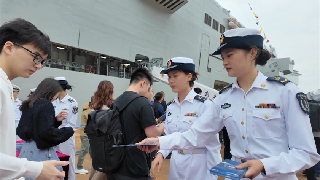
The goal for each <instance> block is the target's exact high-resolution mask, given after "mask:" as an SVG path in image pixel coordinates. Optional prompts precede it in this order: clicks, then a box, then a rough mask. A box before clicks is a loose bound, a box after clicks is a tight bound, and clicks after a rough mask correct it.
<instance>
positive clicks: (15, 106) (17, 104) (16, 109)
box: [13, 97, 22, 123]
mask: <svg viewBox="0 0 320 180" xmlns="http://www.w3.org/2000/svg"><path fill="white" fill-rule="evenodd" d="M21 104H22V101H21V100H20V99H19V98H18V97H17V98H16V100H14V101H13V110H14V119H15V121H16V123H17V122H18V123H19V121H20V118H21V115H22V112H21V111H20V106H21Z"/></svg>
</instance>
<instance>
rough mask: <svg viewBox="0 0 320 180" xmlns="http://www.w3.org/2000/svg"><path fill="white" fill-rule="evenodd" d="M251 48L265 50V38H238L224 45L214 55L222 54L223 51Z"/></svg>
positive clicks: (259, 36) (255, 36)
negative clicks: (255, 47)
mask: <svg viewBox="0 0 320 180" xmlns="http://www.w3.org/2000/svg"><path fill="white" fill-rule="evenodd" d="M250 46H257V47H258V48H263V37H262V36H261V35H250V36H243V37H239V38H236V39H234V40H233V41H230V42H228V43H225V44H222V45H221V46H220V47H218V49H217V50H216V51H215V52H214V53H212V55H219V54H221V50H222V49H228V48H241V47H250Z"/></svg>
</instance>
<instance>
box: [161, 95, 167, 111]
mask: <svg viewBox="0 0 320 180" xmlns="http://www.w3.org/2000/svg"><path fill="white" fill-rule="evenodd" d="M161 93H162V94H163V97H162V101H161V105H162V107H163V110H164V112H166V111H167V102H166V101H165V100H164V97H165V94H164V92H163V91H161Z"/></svg>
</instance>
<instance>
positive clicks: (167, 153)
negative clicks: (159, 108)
mask: <svg viewBox="0 0 320 180" xmlns="http://www.w3.org/2000/svg"><path fill="white" fill-rule="evenodd" d="M168 108H169V107H167V109H168ZM168 112H169V111H168V110H167V112H166V117H168ZM167 127H168V126H167V121H165V122H164V133H165V134H166V136H167V135H169V134H170V132H169V131H168V128H167ZM170 151H171V150H161V149H160V150H159V151H158V153H161V154H162V156H163V158H166V157H167V156H168V155H169V154H170Z"/></svg>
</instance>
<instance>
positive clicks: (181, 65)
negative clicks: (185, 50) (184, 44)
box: [160, 57, 195, 74]
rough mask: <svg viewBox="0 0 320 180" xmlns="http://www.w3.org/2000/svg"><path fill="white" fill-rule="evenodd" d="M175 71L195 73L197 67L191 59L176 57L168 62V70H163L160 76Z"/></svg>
mask: <svg viewBox="0 0 320 180" xmlns="http://www.w3.org/2000/svg"><path fill="white" fill-rule="evenodd" d="M173 70H181V71H188V72H195V65H194V63H193V60H192V59H190V58H186V57H174V58H171V59H169V60H168V61H167V68H166V69H164V70H162V71H161V72H160V74H167V73H168V72H169V71H173Z"/></svg>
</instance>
